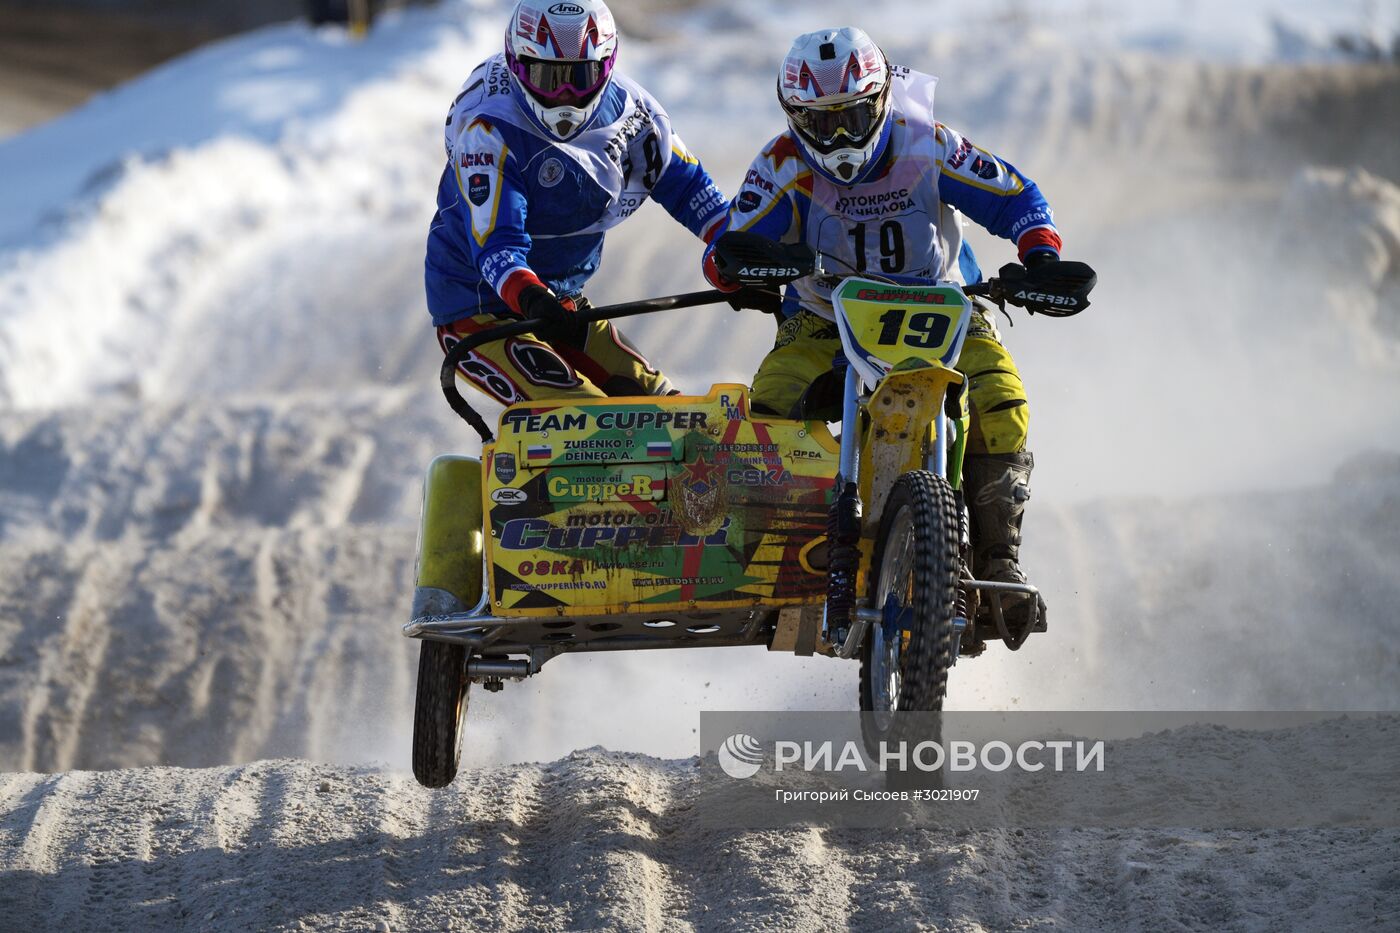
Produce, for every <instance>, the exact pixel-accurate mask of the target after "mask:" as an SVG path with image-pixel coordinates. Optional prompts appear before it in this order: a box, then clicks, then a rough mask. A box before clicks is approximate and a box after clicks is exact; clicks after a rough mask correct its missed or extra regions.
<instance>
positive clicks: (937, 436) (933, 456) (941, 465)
mask: <svg viewBox="0 0 1400 933" xmlns="http://www.w3.org/2000/svg"><path fill="white" fill-rule="evenodd" d="M928 459H929V464H928V468H929V469H930V470H932V471H933V472H935V473H937V474H938V475H939V476H947V475H948V418H947V416H946V415H944V414H943V412H941V411H940V412H939V413H938V414H937V415H936V416H935V417H934V419H933V449H932V450H930V451H929V457H928Z"/></svg>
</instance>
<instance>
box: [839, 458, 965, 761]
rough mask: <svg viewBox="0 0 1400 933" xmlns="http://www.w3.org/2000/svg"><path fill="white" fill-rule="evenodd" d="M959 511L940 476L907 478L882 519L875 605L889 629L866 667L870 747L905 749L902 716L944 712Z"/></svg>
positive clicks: (876, 630)
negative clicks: (888, 744) (899, 744)
mask: <svg viewBox="0 0 1400 933" xmlns="http://www.w3.org/2000/svg"><path fill="white" fill-rule="evenodd" d="M958 521H959V515H958V506H957V500H956V498H955V497H954V496H953V490H952V488H951V487H950V486H949V485H948V481H947V480H946V479H944V478H943V477H942V476H939V475H938V474H936V473H930V472H928V471H925V470H918V471H913V472H909V473H905V474H904V475H903V476H901V477H900V478H899V480H898V481H897V482H896V483H895V485H894V488H893V489H892V490H891V491H890V496H889V499H888V500H887V501H886V504H885V511H884V514H883V515H882V516H881V517H880V531H879V535H878V537H877V538H876V544H875V555H874V561H873V562H872V565H871V568H872V569H871V573H870V580H871V590H870V595H871V597H872V605H873V606H874V608H876V609H879V610H881V611H882V612H883V614H884V621H883V622H882V623H877V624H875V625H872V626H871V629H870V631H869V632H868V633H867V635H866V637H865V643H864V645H863V647H862V653H861V662H860V708H861V710H862V711H863V712H866V713H868V714H869V715H865V716H862V717H861V732H862V734H863V736H864V739H865V744H866V747H867V748H868V749H870V751H871V753H872V754H876V753H877V750H878V747H879V743H880V742H881V741H887V740H888V741H898V737H897V735H896V733H897V732H898V728H897V720H896V717H894V716H893V715H892V714H894V713H896V712H936V711H939V710H942V709H943V697H944V695H945V694H946V693H947V691H948V670H949V668H951V667H952V666H953V649H954V633H955V629H954V627H953V618H954V616H955V615H956V614H957V600H958V568H959V564H958Z"/></svg>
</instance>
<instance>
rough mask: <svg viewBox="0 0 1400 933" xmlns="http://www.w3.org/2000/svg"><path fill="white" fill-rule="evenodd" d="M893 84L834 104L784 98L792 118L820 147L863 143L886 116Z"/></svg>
mask: <svg viewBox="0 0 1400 933" xmlns="http://www.w3.org/2000/svg"><path fill="white" fill-rule="evenodd" d="M888 88H889V85H888V84H886V85H885V87H883V88H881V89H880V90H879V91H877V92H875V93H874V94H871V95H869V96H867V97H862V98H859V99H857V100H850V101H845V102H844V103H840V104H836V105H834V106H831V107H812V106H804V105H800V104H791V103H788V102H787V101H783V109H784V110H785V111H787V116H788V120H789V121H790V122H791V123H792V126H793V128H794V129H796V130H797V131H798V132H799V133H801V134H802V135H803V136H804V137H806V139H807V141H808V142H810V143H811V144H812V145H813V146H814V147H816V148H817V149H818V150H819V151H823V152H829V151H830V150H832V149H837V148H841V147H843V146H860V145H863V144H864V143H865V142H866V141H867V140H869V139H870V136H871V134H872V133H874V132H875V131H876V130H878V129H879V128H880V124H881V122H882V121H883V120H884V117H885V101H886V93H887V91H888Z"/></svg>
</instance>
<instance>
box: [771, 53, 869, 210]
mask: <svg viewBox="0 0 1400 933" xmlns="http://www.w3.org/2000/svg"><path fill="white" fill-rule="evenodd" d="M778 100H779V101H780V102H781V103H782V105H783V110H784V111H785V112H786V113H787V118H788V124H789V125H790V126H791V127H792V131H793V135H795V136H796V137H797V141H798V143H799V144H800V145H801V146H802V148H803V150H804V152H805V154H806V156H807V161H808V163H809V164H810V165H811V166H812V167H813V168H815V169H817V170H818V171H820V172H821V173H822V174H823V175H825V176H826V177H828V178H830V179H831V180H832V181H834V182H836V183H837V184H840V185H854V184H856V183H857V182H860V181H863V180H864V177H863V176H864V175H865V173H866V171H867V170H868V169H874V167H875V166H877V165H878V164H879V162H880V157H881V156H882V155H884V150H885V145H886V143H888V141H889V137H890V118H889V116H890V106H889V101H890V65H889V62H888V61H887V60H886V59H885V53H884V52H881V51H880V47H879V46H877V45H876V44H875V43H874V42H873V41H871V38H870V37H869V36H867V35H866V34H865V33H864V32H862V31H861V30H859V29H855V28H853V27H850V26H847V27H846V28H844V29H823V30H821V31H819V32H809V33H807V34H806V35H803V36H798V37H797V39H796V41H794V42H793V43H792V48H791V49H789V50H788V53H787V58H785V59H784V60H783V72H782V74H781V75H779V77H778Z"/></svg>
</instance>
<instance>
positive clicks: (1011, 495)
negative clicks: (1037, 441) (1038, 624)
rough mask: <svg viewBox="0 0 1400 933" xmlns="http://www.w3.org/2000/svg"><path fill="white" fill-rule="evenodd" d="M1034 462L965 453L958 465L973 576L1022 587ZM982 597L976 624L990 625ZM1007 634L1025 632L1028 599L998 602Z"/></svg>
mask: <svg viewBox="0 0 1400 933" xmlns="http://www.w3.org/2000/svg"><path fill="white" fill-rule="evenodd" d="M1033 466H1035V458H1034V457H1032V456H1031V454H1030V453H1029V452H1028V451H1023V452H1021V453H1015V454H968V456H967V459H966V462H965V463H964V464H963V481H964V482H963V485H964V489H965V492H966V495H967V508H968V512H969V514H970V516H971V518H972V548H973V567H972V571H973V574H974V575H975V576H976V577H977V579H979V580H990V581H992V582H994V583H1025V582H1026V575H1025V573H1023V572H1022V571H1021V565H1020V563H1019V556H1020V549H1021V519H1022V518H1023V517H1024V515H1025V511H1026V501H1027V500H1028V499H1030V497H1031V486H1030V480H1031V468H1032V467H1033ZM993 598H994V597H993V596H992V595H991V594H990V593H984V594H983V597H982V612H981V613H980V614H979V621H986V622H987V623H988V624H992V615H991V607H990V603H991V601H992V599H993ZM1039 602H1040V618H1041V620H1042V621H1043V620H1044V618H1045V600H1044V599H1040V600H1039ZM1001 607H1002V613H1003V615H1004V616H1005V619H1006V628H1007V631H1008V632H1010V633H1011V635H1012V637H1013V638H1016V637H1019V636H1020V635H1021V634H1022V633H1025V632H1026V631H1027V628H1028V627H1029V626H1030V625H1031V623H1032V617H1031V616H1032V612H1031V610H1032V605H1031V601H1030V598H1029V597H1026V596H1019V595H1014V594H1013V595H1007V596H1003V597H1002V598H1001Z"/></svg>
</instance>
